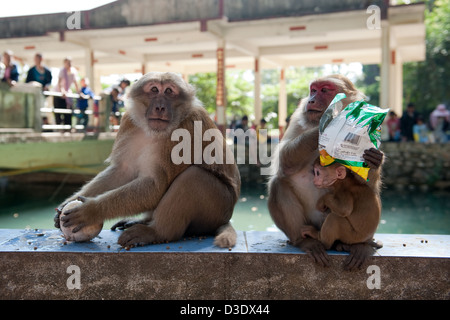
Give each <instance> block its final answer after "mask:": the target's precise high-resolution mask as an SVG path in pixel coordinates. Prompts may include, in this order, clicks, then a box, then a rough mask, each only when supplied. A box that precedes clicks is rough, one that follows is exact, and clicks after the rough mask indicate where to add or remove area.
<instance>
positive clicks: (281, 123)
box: [278, 68, 287, 139]
mask: <svg viewBox="0 0 450 320" xmlns="http://www.w3.org/2000/svg"><path fill="white" fill-rule="evenodd" d="M286 118H287V94H286V79H285V68H281V70H280V91H279V92H278V128H279V129H280V139H281V137H282V136H283V134H284V130H285V129H286Z"/></svg>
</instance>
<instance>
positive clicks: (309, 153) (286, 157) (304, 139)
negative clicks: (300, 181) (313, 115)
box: [279, 128, 319, 175]
mask: <svg viewBox="0 0 450 320" xmlns="http://www.w3.org/2000/svg"><path fill="white" fill-rule="evenodd" d="M318 142H319V129H318V128H313V129H309V130H307V131H305V132H303V133H302V134H300V135H298V136H297V137H295V138H293V139H291V140H288V141H287V142H285V143H283V144H282V146H281V149H280V155H279V156H280V165H281V169H282V171H283V172H284V173H285V174H287V175H290V174H293V173H295V172H297V171H298V170H300V169H302V168H304V167H305V166H307V165H309V164H310V163H311V161H312V160H313V159H315V158H316V157H318Z"/></svg>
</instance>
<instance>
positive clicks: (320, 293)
mask: <svg viewBox="0 0 450 320" xmlns="http://www.w3.org/2000/svg"><path fill="white" fill-rule="evenodd" d="M119 234H120V232H112V231H109V230H104V231H102V232H101V233H100V236H99V237H98V238H95V239H94V240H93V241H92V242H89V243H66V244H65V240H64V239H63V238H62V237H61V234H60V232H59V230H17V229H0V298H1V299H208V300H210V299H213V300H214V299H224V300H225V299H236V300H241V299H447V300H448V299H449V298H450V285H449V271H450V259H449V258H450V236H448V235H404V234H400V235H398V234H376V236H375V238H376V239H377V240H381V241H382V242H383V244H384V247H383V248H382V249H380V250H379V251H378V252H377V254H376V256H374V257H373V259H372V261H371V262H370V265H375V266H376V267H378V268H379V269H377V270H378V271H375V273H372V272H373V271H371V269H367V266H365V267H364V268H363V269H362V270H359V271H356V272H346V271H343V270H342V263H343V260H344V259H345V256H346V254H345V253H339V252H333V251H330V252H329V254H330V258H331V262H332V266H331V267H329V268H322V267H319V266H316V265H315V264H313V263H312V262H311V260H310V259H309V258H308V257H307V256H306V254H305V253H304V252H302V251H300V250H299V249H297V248H295V247H293V246H291V245H289V244H287V243H286V237H285V236H284V234H282V233H280V232H239V233H238V244H237V245H236V247H234V248H233V249H232V250H231V251H229V250H228V249H221V248H217V247H214V246H213V244H212V242H213V238H212V237H207V238H201V239H199V238H192V239H186V240H182V241H178V242H171V243H164V244H159V245H151V246H145V247H139V248H132V249H131V250H129V251H127V250H124V249H122V248H121V247H120V246H119V245H117V238H118V236H119ZM70 266H76V267H75V268H77V267H78V268H79V269H77V270H78V271H77V270H75V269H74V270H75V271H73V270H72V269H70ZM68 268H69V269H68ZM373 279H375V280H373ZM377 279H378V280H380V288H379V289H377V288H372V289H370V288H369V287H373V284H374V283H376V281H377ZM372 280H373V281H372ZM78 283H79V284H80V289H77V288H72V289H71V288H70V287H71V286H73V285H74V284H75V285H76V284H78ZM368 283H369V285H368ZM68 284H69V286H68Z"/></svg>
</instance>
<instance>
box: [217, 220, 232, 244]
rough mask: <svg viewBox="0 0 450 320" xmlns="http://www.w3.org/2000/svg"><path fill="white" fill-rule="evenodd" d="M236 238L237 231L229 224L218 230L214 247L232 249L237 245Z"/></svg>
mask: <svg viewBox="0 0 450 320" xmlns="http://www.w3.org/2000/svg"><path fill="white" fill-rule="evenodd" d="M236 238H237V234H236V230H234V228H233V226H232V225H231V223H230V222H228V223H226V224H224V225H223V226H221V227H220V228H219V229H217V233H216V237H215V239H214V245H216V246H218V247H221V248H231V247H234V246H235V245H236Z"/></svg>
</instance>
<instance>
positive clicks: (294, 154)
mask: <svg viewBox="0 0 450 320" xmlns="http://www.w3.org/2000/svg"><path fill="white" fill-rule="evenodd" d="M338 93H345V94H346V96H347V98H346V99H345V100H343V106H344V107H345V106H346V105H347V104H349V103H350V102H353V101H357V100H364V99H365V96H364V94H363V93H361V92H360V91H358V90H357V89H356V88H355V86H354V85H353V83H352V82H351V81H350V80H349V79H348V78H346V77H344V76H342V75H331V76H328V77H325V78H320V79H317V80H315V81H313V82H312V83H311V85H310V94H309V96H308V97H307V98H305V99H303V100H302V101H301V102H300V104H299V107H298V108H297V110H296V111H295V112H294V114H293V115H292V117H291V121H290V125H289V127H288V129H287V130H286V133H285V135H284V137H283V139H282V140H281V142H280V144H279V146H278V149H277V151H276V153H275V156H274V163H273V165H274V166H273V168H274V172H273V173H272V174H273V175H272V177H271V178H270V180H269V185H268V188H269V190H268V192H269V199H268V206H269V211H270V214H271V216H272V219H273V220H274V222H275V224H276V225H277V226H278V227H279V228H280V229H281V230H282V231H283V232H284V233H285V234H286V235H287V237H288V238H289V240H290V242H291V243H292V244H293V245H295V246H298V247H299V248H300V249H302V250H303V251H305V252H306V253H307V254H308V255H309V256H311V257H312V258H313V259H314V261H315V262H317V263H319V264H320V265H322V266H328V265H329V258H328V255H327V253H326V251H325V248H324V246H323V245H322V244H321V243H320V242H319V241H318V240H316V239H312V238H303V237H302V232H301V230H302V227H303V226H305V225H312V226H314V227H315V228H316V229H319V230H320V227H321V226H322V223H323V221H324V219H325V216H324V214H323V213H322V212H320V211H318V210H317V209H316V204H317V200H318V199H319V198H320V197H321V196H322V195H323V193H324V192H325V191H324V190H319V189H317V188H316V187H315V186H314V183H313V178H314V174H313V163H314V161H315V160H316V159H317V158H318V156H319V152H318V139H319V129H318V125H319V121H320V118H321V116H322V114H323V113H324V111H325V110H326V108H327V107H328V105H329V104H330V103H331V101H332V100H333V98H334V97H335V95H336V94H338ZM364 159H365V161H366V163H367V164H368V165H369V167H370V168H371V170H370V171H369V181H368V184H369V186H370V187H371V188H373V190H374V191H375V192H376V193H378V194H379V192H380V187H381V181H380V171H381V168H380V167H381V164H382V162H383V153H382V152H381V151H378V150H376V149H370V150H366V151H365V153H364ZM373 245H374V243H371V244H369V243H360V244H353V245H345V244H340V248H339V249H341V250H342V249H344V250H346V251H349V252H350V255H349V257H348V258H347V259H346V261H345V262H344V267H345V269H349V270H351V269H354V268H360V267H361V266H362V264H363V263H364V262H365V260H366V259H367V258H368V257H369V256H371V255H372V254H373V252H374V249H373Z"/></svg>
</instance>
